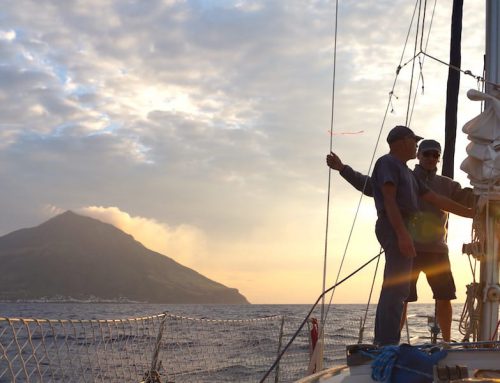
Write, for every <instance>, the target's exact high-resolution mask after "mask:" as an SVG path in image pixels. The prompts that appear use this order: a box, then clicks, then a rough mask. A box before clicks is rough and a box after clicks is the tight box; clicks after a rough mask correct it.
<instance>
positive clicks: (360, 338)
mask: <svg viewBox="0 0 500 383" xmlns="http://www.w3.org/2000/svg"><path fill="white" fill-rule="evenodd" d="M380 251H382V248H380ZM379 263H380V257H379V258H378V259H377V264H376V266H375V272H374V273H373V279H372V285H371V288H370V294H368V302H366V308H365V316H364V318H363V320H362V323H361V328H360V331H359V338H358V343H360V344H361V343H363V332H364V330H365V325H366V319H367V317H368V309H369V308H370V302H371V300H372V294H373V286H374V285H375V278H376V276H377V271H378V265H379Z"/></svg>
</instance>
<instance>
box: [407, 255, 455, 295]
mask: <svg viewBox="0 0 500 383" xmlns="http://www.w3.org/2000/svg"><path fill="white" fill-rule="evenodd" d="M421 271H423V272H424V273H425V275H426V277H427V281H428V282H429V285H430V286H431V289H432V293H433V297H434V299H438V300H452V299H456V298H457V296H456V295H455V292H456V288H455V281H454V280H453V275H452V274H451V268H450V259H449V258H448V254H447V253H427V252H417V256H416V257H415V258H413V269H412V278H411V282H410V294H409V295H408V298H407V299H406V301H407V302H415V301H416V300H417V280H418V276H419V274H420V272H421Z"/></svg>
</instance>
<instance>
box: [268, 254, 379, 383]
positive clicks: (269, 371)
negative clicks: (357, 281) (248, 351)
mask: <svg viewBox="0 0 500 383" xmlns="http://www.w3.org/2000/svg"><path fill="white" fill-rule="evenodd" d="M383 252H384V250H383V249H382V250H381V251H380V252H379V253H378V254H377V255H375V256H374V257H373V258H372V259H370V260H369V261H366V262H365V263H363V264H362V265H361V266H359V267H358V268H357V269H356V270H354V271H353V272H352V273H351V274H349V275H348V276H347V277H345V278H343V279H342V280H341V281H339V282H336V283H335V284H334V285H333V286H331V287H330V288H329V289H328V290H325V291H323V292H322V293H321V294H320V296H319V297H318V299H316V302H314V304H313V305H312V307H311V309H310V310H309V312H308V313H307V315H306V317H305V318H304V320H303V321H302V323H301V324H300V326H299V328H298V329H297V331H295V333H294V334H293V335H292V337H291V338H290V340H289V341H288V343H287V344H286V346H285V347H283V350H281V352H280V354H279V355H278V356H277V357H276V359H275V361H274V363H273V365H272V366H271V367H269V369H268V370H267V372H266V373H265V375H264V376H263V377H262V378H261V379H260V381H259V383H264V382H265V380H266V378H267V377H268V376H269V374H270V373H271V372H272V371H273V370H274V369H275V368H276V366H277V365H278V363H279V362H280V360H281V358H282V357H283V355H285V353H286V351H287V350H288V348H289V347H290V345H291V344H292V343H293V341H294V340H295V338H296V337H297V335H299V333H300V331H301V330H302V328H303V327H304V326H305V324H306V323H307V321H308V320H309V317H310V316H311V314H312V312H313V311H314V309H315V308H316V306H317V305H318V303H319V301H320V300H321V299H323V297H324V296H325V295H326V294H328V293H329V292H330V291H331V290H333V289H335V288H336V287H337V286H340V285H341V284H342V283H344V282H345V281H347V280H348V279H350V278H351V277H353V276H354V275H356V274H357V273H359V272H360V271H361V270H363V269H364V268H365V267H366V266H368V265H369V264H370V263H372V262H373V261H374V260H375V259H378V258H380V256H381V255H382V253H383Z"/></svg>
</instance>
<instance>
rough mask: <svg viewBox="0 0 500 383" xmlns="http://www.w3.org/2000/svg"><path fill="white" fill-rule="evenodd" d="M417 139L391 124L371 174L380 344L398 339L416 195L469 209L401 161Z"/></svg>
mask: <svg viewBox="0 0 500 383" xmlns="http://www.w3.org/2000/svg"><path fill="white" fill-rule="evenodd" d="M421 139H422V137H419V136H416V135H415V133H413V131H412V130H411V129H410V128H408V127H406V126H402V125H399V126H396V127H394V128H393V129H392V130H391V131H390V132H389V134H388V136H387V142H388V144H389V148H390V152H389V154H386V155H384V156H382V157H380V158H379V159H378V160H377V162H376V164H375V167H374V169H373V175H372V178H371V183H372V188H373V197H374V200H375V207H376V209H377V215H378V219H377V223H376V227H375V233H376V235H377V239H378V240H379V242H380V244H381V245H382V247H383V248H384V252H385V260H386V262H385V269H384V282H383V284H382V290H381V292H380V298H379V302H378V304H377V314H376V318H375V340H374V341H375V343H376V344H377V345H380V346H385V345H390V344H398V343H399V340H400V337H401V330H400V322H401V317H402V313H403V307H404V302H405V300H406V299H407V298H408V295H409V293H410V280H411V270H412V265H413V258H415V256H416V252H415V247H414V243H413V239H412V236H411V234H410V232H411V231H413V229H412V227H414V223H415V221H416V220H418V216H419V214H418V213H419V210H420V209H419V198H421V199H423V200H425V201H426V202H429V203H431V204H432V205H434V206H436V207H438V208H440V209H442V210H446V211H450V212H452V213H455V214H458V215H461V216H464V217H472V216H473V210H472V209H469V208H466V207H464V206H463V205H460V204H458V203H456V202H454V201H452V200H450V199H448V198H446V197H444V196H441V195H438V194H436V193H435V192H433V191H431V190H430V189H429V188H428V187H427V186H426V185H425V184H424V183H423V182H422V181H420V180H419V179H417V178H416V177H415V176H414V174H413V173H412V172H411V170H410V169H409V168H408V167H407V166H406V162H407V161H408V160H411V159H413V158H415V157H416V154H417V142H418V141H420V140H421Z"/></svg>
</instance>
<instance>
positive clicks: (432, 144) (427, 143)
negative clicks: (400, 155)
mask: <svg viewBox="0 0 500 383" xmlns="http://www.w3.org/2000/svg"><path fill="white" fill-rule="evenodd" d="M430 150H435V151H436V152H438V153H439V154H441V145H440V144H439V142H437V141H435V140H423V141H422V142H421V143H420V144H419V145H418V152H419V153H420V152H428V151H430Z"/></svg>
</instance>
